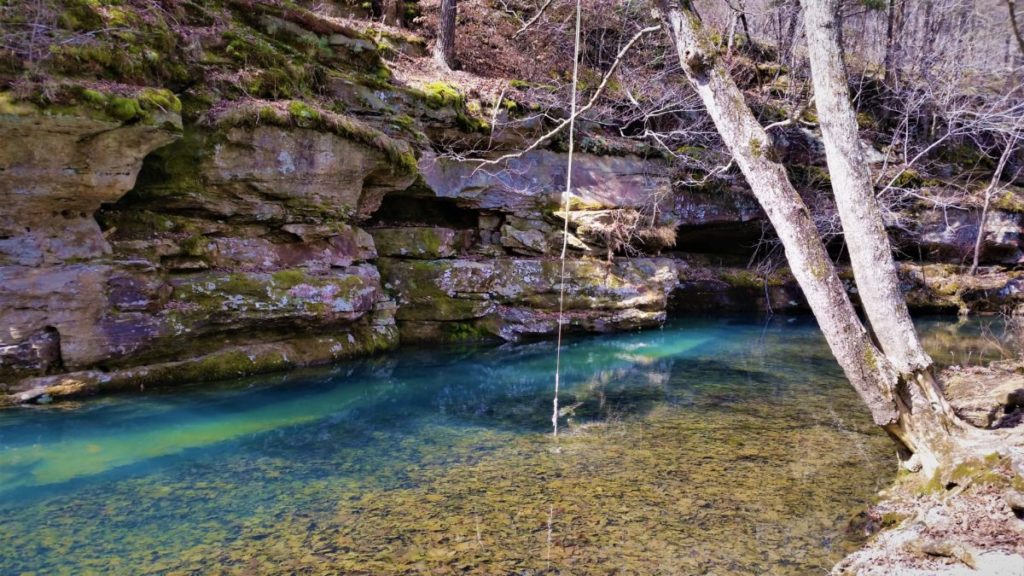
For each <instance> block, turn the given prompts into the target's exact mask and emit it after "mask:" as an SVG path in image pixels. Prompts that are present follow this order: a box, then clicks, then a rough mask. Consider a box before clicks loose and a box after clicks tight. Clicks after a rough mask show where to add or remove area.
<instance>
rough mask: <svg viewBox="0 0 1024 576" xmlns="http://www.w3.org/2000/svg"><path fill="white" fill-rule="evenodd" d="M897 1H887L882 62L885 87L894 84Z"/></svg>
mask: <svg viewBox="0 0 1024 576" xmlns="http://www.w3.org/2000/svg"><path fill="white" fill-rule="evenodd" d="M898 1H899V0H889V13H888V15H887V17H886V22H885V60H883V61H882V67H883V68H884V69H885V70H884V82H885V85H886V86H890V87H892V86H894V85H895V84H896V82H895V80H896V35H895V33H896V3H897V2H898Z"/></svg>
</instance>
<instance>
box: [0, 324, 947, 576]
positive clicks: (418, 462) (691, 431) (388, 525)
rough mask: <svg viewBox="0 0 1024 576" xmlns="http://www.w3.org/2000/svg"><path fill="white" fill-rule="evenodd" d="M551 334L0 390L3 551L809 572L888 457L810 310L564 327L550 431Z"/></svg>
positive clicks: (835, 544) (267, 561) (279, 566)
mask: <svg viewBox="0 0 1024 576" xmlns="http://www.w3.org/2000/svg"><path fill="white" fill-rule="evenodd" d="M948 330H949V325H948V324H942V323H934V322H933V323H932V324H930V325H929V326H927V327H926V332H927V333H928V334H935V333H940V334H945V333H946V332H943V331H948ZM933 341H934V339H933ZM938 342H941V344H942V345H943V346H947V348H946V349H945V352H944V353H946V354H948V353H949V350H950V349H949V348H948V346H950V345H952V341H951V340H950V339H948V338H942V339H939V340H938ZM552 352H553V347H552V345H551V344H550V343H536V344H529V345H517V346H501V347H496V348H463V349H459V350H458V351H451V350H449V351H444V350H422V351H408V350H406V351H402V352H401V353H398V354H395V355H392V356H385V357H383V358H379V359H374V360H370V361H365V362H357V363H350V364H347V365H344V366H342V367H338V368H335V369H332V370H320V371H304V372H299V373H295V374H292V375H287V376H278V377H264V378H261V379H249V380H246V381H239V382H236V383H234V384H233V385H225V386H223V387H220V388H217V389H212V390H211V389H209V387H206V388H191V389H184V390H182V389H177V390H174V391H167V392H166V393H160V394H147V395H134V396H118V397H110V398H105V399H100V400H96V401H91V402H86V403H84V404H82V405H81V406H79V407H77V408H76V409H75V410H70V411H69V410H61V409H60V408H59V407H49V408H45V409H27V410H22V411H6V412H3V413H0V518H3V520H2V521H0V573H3V574H8V573H12V574H18V573H22V572H34V573H39V574H43V573H45V574H81V573H96V574H141V573H154V574H179V573H184V574H190V573H191V574H278V573H303V574H337V573H344V574H419V573H437V574H449V573H469V574H509V573H514V574H538V573H564V574H592V573H596V574H604V573H610V572H617V573H622V574H693V573H707V572H713V573H715V574H751V573H759V574H760V573H765V574H810V573H823V572H824V571H826V570H827V569H828V567H830V566H831V564H832V563H833V562H834V561H836V560H837V559H838V558H839V557H840V556H841V555H842V554H843V553H844V552H845V551H847V550H848V548H849V547H850V546H851V545H852V544H853V543H854V539H855V537H854V535H851V534H848V533H847V526H848V520H849V518H850V517H851V516H852V515H853V514H855V513H856V512H857V511H858V510H859V509H860V508H861V507H863V506H864V505H866V504H867V503H868V502H869V501H870V499H871V498H872V496H873V495H874V493H875V492H876V491H877V490H878V489H879V488H881V487H883V486H884V485H886V484H887V483H888V482H889V480H890V479H891V475H892V474H893V473H894V459H893V457H892V447H891V446H890V444H889V440H888V439H886V438H885V437H884V435H883V434H881V433H880V432H878V431H877V430H876V429H875V428H874V427H873V426H872V425H871V423H870V420H869V418H868V417H867V415H866V413H865V410H864V409H863V407H861V405H860V403H859V401H858V400H857V398H856V397H855V396H854V394H853V392H852V390H851V389H850V387H849V386H848V385H847V384H846V383H845V382H844V381H843V380H842V378H841V376H840V373H839V370H838V368H837V367H836V365H835V363H834V361H833V360H832V359H831V357H830V356H829V354H828V350H827V349H826V348H825V346H824V344H823V342H822V339H821V337H820V335H819V334H818V332H817V330H816V328H814V326H813V325H812V324H808V323H803V322H794V323H788V324H787V323H772V324H770V325H768V326H762V325H760V324H755V323H747V322H743V321H688V322H680V323H676V324H673V325H671V326H669V327H667V328H665V329H664V330H660V331H650V332H642V333H635V334H626V335H612V336H602V337H593V338H585V339H579V340H574V341H572V342H570V343H569V345H568V348H567V350H566V354H565V357H564V362H565V366H566V367H567V368H566V372H565V374H564V381H565V392H564V394H563V396H562V398H561V403H562V405H563V406H567V407H570V409H569V410H568V411H567V413H566V415H565V417H564V418H565V420H567V422H566V424H565V429H567V430H568V431H569V432H568V433H567V434H564V435H563V436H562V437H560V438H559V439H558V440H557V441H556V440H553V439H552V438H551V436H550V432H549V430H548V426H549V423H548V419H549V416H550V414H549V410H550V406H551V404H550V400H551V399H550V386H551V369H552V364H553V354H552Z"/></svg>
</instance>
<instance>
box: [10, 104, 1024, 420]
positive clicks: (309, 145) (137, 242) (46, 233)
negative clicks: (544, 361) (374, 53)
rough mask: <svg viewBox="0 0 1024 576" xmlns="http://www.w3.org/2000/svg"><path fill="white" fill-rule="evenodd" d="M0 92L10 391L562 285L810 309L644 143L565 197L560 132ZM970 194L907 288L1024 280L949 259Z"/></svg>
mask: <svg viewBox="0 0 1024 576" xmlns="http://www.w3.org/2000/svg"><path fill="white" fill-rule="evenodd" d="M292 108H294V107H292ZM295 110H297V109H295ZM295 110H293V112H295ZM301 111H302V110H299V112H301ZM5 112H10V113H5V114H3V115H2V116H0V134H2V135H3V136H4V138H5V140H7V141H19V140H20V141H25V142H32V143H33V144H32V145H31V146H23V147H17V146H15V147H4V148H3V150H2V151H0V170H2V172H3V173H4V175H5V177H4V179H3V181H2V183H0V196H2V199H3V201H4V202H5V205H6V206H8V207H9V209H5V210H4V211H3V213H2V217H0V226H2V229H0V232H2V235H0V327H2V333H0V382H2V383H3V384H2V391H3V394H4V395H3V398H4V402H27V401H40V400H43V401H45V400H46V399H48V398H51V397H54V396H70V395H79V394H85V393H91V392H95V391H99V390H113V389H137V388H139V387H144V386H147V385H158V384H163V383H168V382H179V381H197V380H206V379H216V378H224V377H231V376H237V375H243V374H251V373H256V372H261V371H268V370H277V369H286V368H289V367H295V366H303V365H310V364H317V363H324V362H330V361H335V360H338V359H342V358H349V357H353V356H358V355H365V354H369V353H372V352H375V351H379V350H384V349H388V348H392V347H394V346H396V345H397V344H398V342H399V341H400V340H401V341H402V342H409V343H413V342H451V341H471V340H472V341H478V340H488V339H492V340H522V339H528V338H536V337H543V336H548V335H551V334H552V333H553V332H554V331H555V330H556V329H557V326H558V310H559V307H560V300H562V299H563V298H564V301H563V304H564V309H565V316H564V321H565V327H566V329H567V330H569V331H591V332H605V331H614V330H630V329H638V328H645V327H652V326H657V325H659V324H661V323H662V322H664V321H665V319H666V317H667V315H668V314H669V313H670V312H671V311H675V312H680V313H684V312H685V313H693V312H696V313H722V312H734V311H751V310H760V311H773V312H779V311H785V310H804V309H805V306H804V303H803V299H802V297H801V295H800V291H799V288H798V287H797V286H796V284H795V282H794V281H793V279H792V277H791V275H790V274H789V273H788V271H787V270H786V269H785V268H778V269H775V270H772V271H770V272H768V271H764V272H758V271H753V270H751V269H749V268H748V266H747V260H748V258H749V256H750V253H751V251H752V250H753V246H754V244H755V243H757V242H758V240H759V239H760V237H761V236H762V234H763V222H764V220H763V215H762V213H761V211H760V210H759V209H758V207H757V205H756V203H755V202H754V201H753V200H752V199H751V197H750V195H749V194H748V193H747V192H746V191H745V190H744V189H743V188H742V187H741V186H736V187H729V186H724V185H721V184H718V185H716V186H714V187H683V188H680V187H678V186H673V184H672V179H671V175H670V173H669V171H668V168H667V165H666V164H664V163H663V162H662V161H660V160H657V159H644V158H640V157H637V156H630V155H628V154H626V155H619V156H597V155H591V154H579V155H577V157H576V161H575V165H574V172H573V182H574V186H573V194H572V196H571V197H570V199H569V203H568V206H569V210H568V212H566V211H565V209H564V208H565V205H564V199H563V196H562V188H563V186H564V182H565V177H566V174H565V169H566V157H565V154H564V153H560V152H554V151H550V150H541V151H535V152H529V153H527V154H524V155H522V156H520V157H518V158H514V159H512V160H511V161H509V162H507V163H505V164H502V165H501V166H500V167H498V166H491V165H488V164H484V165H481V164H480V163H479V162H467V161H460V160H456V159H452V158H445V157H438V156H435V155H434V154H433V153H431V152H429V151H426V150H423V149H422V148H421V149H419V151H418V154H419V155H420V159H419V160H418V162H415V161H413V160H410V159H412V158H414V156H413V153H414V149H413V147H412V146H411V145H410V144H409V143H407V142H406V141H403V140H401V139H396V138H394V137H393V136H389V135H388V134H386V133H383V132H380V131H378V130H377V129H376V128H372V127H370V126H368V125H364V124H362V123H360V122H359V121H357V120H354V119H352V118H348V117H344V116H341V115H336V114H333V113H327V112H322V113H321V112H318V113H317V115H316V116H315V118H316V120H317V121H316V122H306V123H303V122H297V121H295V118H293V117H292V116H290V114H292V112H288V111H287V109H286V108H284V107H282V106H278V107H276V108H268V109H262V110H257V113H256V114H255V115H254V114H253V110H251V109H247V108H245V107H243V106H239V107H237V109H233V110H227V111H224V110H220V111H219V114H218V115H212V114H211V115H208V116H207V117H204V118H203V120H202V121H201V122H190V123H188V125H187V126H185V127H184V128H182V123H181V120H180V117H179V116H178V114H177V113H176V112H174V111H173V110H167V109H163V108H160V109H154V110H153V111H151V112H150V113H146V114H142V115H139V116H137V117H133V118H131V119H130V120H123V119H117V118H111V117H109V116H106V115H104V114H97V113H95V111H94V110H90V109H89V108H88V107H80V108H74V109H68V110H62V111H61V112H60V113H59V114H54V113H52V112H46V111H42V110H39V109H36V108H34V107H32V106H29V105H25V106H21V107H13V108H12V107H10V106H8V107H7V108H5ZM432 114H433V115H434V116H436V113H432ZM965 214H966V215H963V216H962V217H960V219H953V220H951V221H947V220H940V219H939V218H938V217H937V214H936V213H934V212H928V213H925V214H924V215H918V217H916V218H915V219H913V224H914V226H916V227H917V228H918V230H917V232H916V235H915V238H917V239H918V240H917V243H916V244H912V245H911V246H912V247H913V248H915V249H918V250H920V251H922V252H927V257H928V258H930V259H931V260H932V261H933V262H932V263H922V262H917V263H914V262H905V263H903V264H902V272H903V275H904V282H905V286H904V288H905V290H906V291H907V293H908V301H909V302H910V304H911V305H912V306H913V307H916V308H919V309H929V310H948V311H958V310H967V309H971V310H982V311H985V310H991V311H995V310H1003V309H1007V308H1012V307H1014V306H1016V305H1017V302H1018V301H1021V300H1024V288H1022V287H1024V273H1022V272H1016V271H1012V270H1010V271H1007V270H1005V269H989V268H986V269H984V270H982V273H981V274H979V275H977V276H974V277H965V276H963V274H962V269H960V268H959V267H958V266H957V265H956V264H953V263H942V262H943V261H950V262H961V261H962V260H963V258H964V255H965V254H969V253H970V250H971V249H973V243H974V238H975V236H974V235H972V234H971V233H970V214H969V213H965ZM992 214H993V216H992V217H991V218H990V219H989V220H988V222H987V224H986V227H985V238H984V240H983V244H982V246H983V248H984V250H983V252H982V260H983V263H985V264H1000V263H1001V264H1015V263H1016V262H1017V259H1018V258H1019V257H1020V245H1019V244H1020V237H1019V233H1020V226H1019V223H1018V220H1019V214H1018V213H1016V212H1013V211H1012V210H1004V209H1001V208H996V209H995V210H994V211H993V213H992ZM567 219H568V226H566V220H567ZM899 229H900V230H905V229H906V228H905V227H904V228H899ZM975 229H976V226H975ZM565 230H568V235H565V234H564V231H565ZM975 233H976V232H975ZM897 238H899V236H898V235H897ZM563 242H564V243H565V244H566V246H568V249H569V258H568V259H567V260H566V262H565V270H564V281H563V270H562V264H561V262H560V260H559V258H558V255H559V254H560V252H561V250H562V245H563ZM845 280H846V281H847V282H848V286H849V287H850V289H851V293H855V290H854V286H853V282H852V278H850V276H849V274H848V273H845ZM563 284H564V286H563Z"/></svg>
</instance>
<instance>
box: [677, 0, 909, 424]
mask: <svg viewBox="0 0 1024 576" xmlns="http://www.w3.org/2000/svg"><path fill="white" fill-rule="evenodd" d="M657 2H658V7H659V9H660V11H661V13H662V18H663V19H664V25H665V26H666V28H667V32H668V33H669V35H670V37H671V39H672V40H673V42H674V44H675V48H676V54H677V57H678V58H679V63H680V65H681V66H682V68H683V70H684V72H685V73H686V76H687V78H688V79H689V81H690V83H691V84H692V85H693V87H694V89H695V90H696V91H697V93H698V95H699V96H700V98H701V100H702V101H703V103H704V106H705V108H707V111H708V114H709V115H710V116H711V118H712V120H713V121H714V123H715V126H716V128H717V129H718V132H719V134H720V135H721V136H722V139H723V141H724V142H725V144H726V146H727V147H728V148H729V150H730V152H732V154H733V157H734V158H735V160H736V163H737V164H738V165H739V167H740V169H741V170H742V172H743V174H744V176H745V177H746V179H747V182H748V183H749V184H750V187H751V189H752V190H753V192H754V195H755V196H756V197H757V199H758V201H759V202H760V204H761V206H762V207H763V208H764V211H765V213H766V214H767V215H768V218H769V220H770V221H771V223H772V225H773V226H774V228H775V231H776V233H777V234H778V236H779V239H780V240H781V241H782V244H783V246H784V248H785V251H786V258H787V259H788V260H789V264H790V267H791V269H792V270H793V275H794V276H795V277H796V279H797V281H798V282H799V283H800V287H801V288H802V289H803V292H804V296H805V297H806V298H807V301H808V303H809V304H810V306H811V310H812V311H813V312H814V316H815V318H817V320H818V324H819V326H820V327H821V330H822V332H823V333H824V334H825V339H826V340H827V341H828V344H829V347H830V348H831V349H832V353H833V354H834V355H835V357H836V359H837V360H838V361H839V365H840V366H841V367H842V368H843V372H844V373H845V374H846V377H847V378H848V379H849V380H850V383H851V384H852V385H853V386H854V388H855V389H856V390H857V392H858V393H859V394H860V396H861V398H862V399H863V401H864V402H865V403H866V404H867V406H868V409H869V410H870V411H871V415H872V417H873V419H874V421H875V422H876V423H877V424H879V425H881V426H890V425H892V424H894V423H896V422H897V418H898V412H897V408H896V399H895V397H894V395H893V390H895V388H896V385H897V381H898V376H897V373H896V371H895V370H894V369H893V367H892V365H891V364H890V363H889V362H888V360H886V358H885V356H884V355H883V354H882V353H881V352H880V351H879V350H878V349H877V348H876V347H875V345H874V344H873V343H872V341H871V338H870V336H869V335H868V333H867V330H865V328H864V326H863V325H862V324H861V323H860V320H859V319H858V318H857V314H856V312H855V311H854V309H853V305H852V304H851V302H850V299H849V296H848V295H847V293H846V290H845V289H844V287H843V284H842V282H841V281H840V280H839V277H838V276H837V275H836V273H835V269H834V267H833V265H832V261H831V260H830V259H829V257H828V254H827V253H826V251H825V247H824V245H823V244H822V242H821V238H820V236H819V235H818V231H817V229H816V228H815V226H814V222H813V221H812V220H811V216H810V213H809V211H808V210H807V207H806V206H805V205H804V202H803V200H802V199H801V198H800V195H799V194H797V192H796V190H795V189H794V188H793V185H792V184H791V183H790V182H789V179H788V177H787V175H786V171H785V169H784V168H783V167H782V165H781V164H780V163H779V162H778V161H777V160H776V157H775V154H774V152H773V149H772V146H771V140H770V139H769V137H768V134H767V133H766V132H765V130H764V128H762V127H761V125H760V124H759V123H758V122H757V119H756V118H755V117H754V115H753V114H752V113H751V111H750V108H749V107H748V106H747V105H746V102H745V101H744V98H743V93H742V92H741V91H740V90H739V88H737V87H736V84H735V83H734V82H733V80H732V78H731V77H730V76H729V75H728V73H727V72H726V71H725V69H724V67H723V66H722V65H721V64H720V63H718V62H717V61H716V60H715V58H716V51H715V49H714V44H713V43H712V42H711V40H710V39H709V37H708V36H707V34H706V33H705V32H704V30H703V27H702V25H701V23H700V20H699V19H698V17H697V16H696V14H695V13H694V12H693V11H692V9H691V8H690V3H689V1H688V0H683V2H682V8H680V7H679V6H678V5H676V4H675V3H674V2H673V0H657Z"/></svg>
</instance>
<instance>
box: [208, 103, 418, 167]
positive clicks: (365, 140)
mask: <svg viewBox="0 0 1024 576" xmlns="http://www.w3.org/2000/svg"><path fill="white" fill-rule="evenodd" d="M212 122H213V124H214V125H216V126H248V127H255V126H260V125H271V126H279V127H283V128H288V127H297V128H308V129H312V130H320V131H324V132H330V133H333V134H337V135H338V136H341V137H343V138H348V139H350V140H353V141H355V142H358V143H360V144H363V145H365V146H368V147H370V148H373V149H375V150H378V151H380V152H382V153H384V155H385V156H387V157H388V159H389V160H391V161H392V162H393V163H394V165H395V167H396V168H397V169H398V170H399V171H400V172H403V173H413V172H415V171H416V170H417V165H416V156H415V154H414V153H413V150H412V148H411V147H410V146H409V145H408V144H407V143H405V142H402V141H400V140H396V139H394V138H391V137H390V136H388V135H387V134H385V133H383V132H381V131H380V130H377V129H376V128H373V127H371V126H369V125H367V124H364V123H362V122H360V121H359V120H356V119H354V118H350V117H348V116H344V115H342V114H339V113H336V112H331V111H328V110H324V109H323V108H320V107H318V106H315V105H313V104H309V103H306V102H301V101H297V100H293V101H281V102H271V101H265V100H263V101H260V100H248V101H245V102H241V103H238V104H236V105H234V106H232V107H230V108H227V109H224V110H221V111H219V112H218V113H217V114H216V115H214V117H213V118H212Z"/></svg>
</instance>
